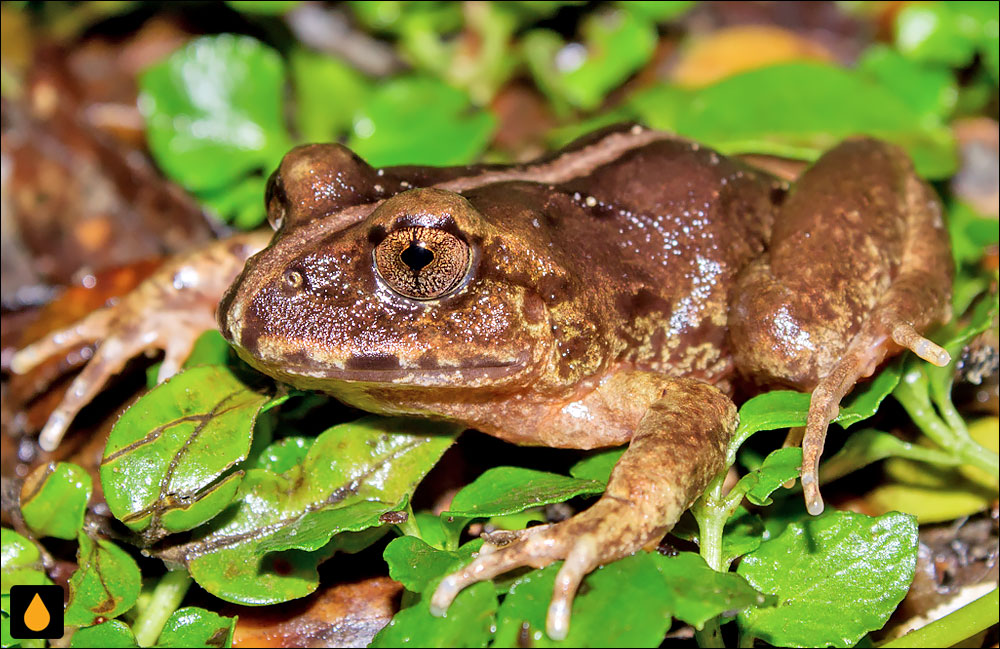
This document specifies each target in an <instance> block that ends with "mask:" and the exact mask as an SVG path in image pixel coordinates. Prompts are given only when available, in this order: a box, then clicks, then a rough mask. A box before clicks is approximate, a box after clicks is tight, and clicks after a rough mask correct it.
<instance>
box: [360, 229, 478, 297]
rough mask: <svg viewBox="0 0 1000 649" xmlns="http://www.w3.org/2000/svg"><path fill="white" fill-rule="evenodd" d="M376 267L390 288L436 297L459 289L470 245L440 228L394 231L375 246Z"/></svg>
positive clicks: (468, 264)
mask: <svg viewBox="0 0 1000 649" xmlns="http://www.w3.org/2000/svg"><path fill="white" fill-rule="evenodd" d="M373 256H374V258H375V270H376V272H377V273H378V275H379V277H381V278H382V281H384V282H385V283H386V284H388V285H389V288H391V289H392V290H394V291H396V292H397V293H399V294H400V295H404V296H406V297H409V298H413V299H415V300H433V299H436V298H439V297H442V296H444V295H447V294H448V293H450V292H451V291H453V290H455V289H456V288H457V287H458V285H459V284H461V283H462V280H463V279H465V276H466V275H467V274H468V272H469V266H470V265H471V260H472V255H471V253H470V251H469V246H468V244H466V243H465V242H464V241H462V240H461V239H459V238H458V237H456V236H455V235H453V234H450V233H448V232H445V231H444V230H438V229H436V228H424V227H412V228H403V229H401V230H395V231H393V232H390V233H389V234H388V235H387V236H386V237H385V239H383V240H382V242H381V243H379V244H378V246H376V247H375V252H374V255H373Z"/></svg>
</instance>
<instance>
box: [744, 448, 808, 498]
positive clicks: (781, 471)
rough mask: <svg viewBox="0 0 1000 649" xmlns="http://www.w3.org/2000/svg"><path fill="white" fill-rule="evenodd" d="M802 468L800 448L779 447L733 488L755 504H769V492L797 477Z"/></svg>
mask: <svg viewBox="0 0 1000 649" xmlns="http://www.w3.org/2000/svg"><path fill="white" fill-rule="evenodd" d="M801 469H802V449H801V448H799V447H794V448H779V449H778V450H776V451H773V452H772V453H770V454H769V455H768V456H767V457H766V458H764V463H763V464H762V465H761V467H760V468H759V469H758V470H756V471H751V472H750V473H748V474H746V475H745V476H743V477H742V478H740V481H739V482H738V483H736V486H735V487H733V490H734V491H736V492H737V493H739V492H741V491H742V492H744V493H745V494H746V498H747V500H749V501H750V502H752V503H753V504H755V505H761V506H762V505H770V504H771V497H770V496H771V494H772V493H773V492H774V490H775V489H777V488H778V487H780V486H781V485H783V484H785V483H786V482H788V481H789V480H794V479H795V478H797V477H799V472H800V471H801Z"/></svg>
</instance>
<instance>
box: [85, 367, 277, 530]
mask: <svg viewBox="0 0 1000 649" xmlns="http://www.w3.org/2000/svg"><path fill="white" fill-rule="evenodd" d="M268 400H269V397H268V396H267V395H264V394H259V393H257V392H254V391H253V390H251V389H250V388H249V387H247V386H246V385H245V384H244V383H243V382H242V381H240V380H239V379H238V378H237V377H236V376H235V375H234V374H233V373H232V371H231V370H229V369H228V368H226V367H222V366H202V367H196V368H193V369H190V370H186V371H184V372H181V373H180V374H177V375H176V376H174V377H173V378H171V379H170V380H168V381H167V382H165V383H163V384H161V385H159V386H157V387H156V388H154V389H153V390H151V391H150V392H149V393H147V394H146V395H144V396H143V397H142V398H141V399H139V401H137V402H136V403H135V404H134V405H133V406H132V407H131V408H129V409H128V410H127V411H126V412H125V414H123V415H122V417H121V419H119V420H118V422H117V423H116V424H115V427H114V429H112V431H111V435H110V436H109V437H108V443H107V446H106V447H105V449H104V460H103V461H102V462H101V484H102V486H103V487H104V495H105V498H106V499H107V502H108V507H109V508H110V509H111V512H112V513H113V514H114V515H115V517H116V518H118V519H119V520H121V521H122V522H123V523H125V524H126V525H128V526H129V527H130V528H131V529H133V530H137V531H143V532H144V534H145V536H146V538H147V539H149V540H155V539H158V538H160V537H162V536H164V535H165V534H167V533H170V532H179V531H183V530H188V529H192V528H194V527H196V526H197V525H200V524H201V523H203V522H205V521H206V520H209V519H210V518H212V517H213V516H215V515H217V514H218V513H219V512H220V511H222V510H223V509H224V508H225V507H226V506H227V505H228V504H229V503H230V502H231V500H232V497H233V496H234V495H235V492H236V489H237V487H238V486H239V482H240V480H241V479H242V473H241V472H239V471H237V472H235V473H230V474H229V475H228V476H226V477H225V478H223V479H221V480H219V478H220V477H222V476H223V475H224V474H226V473H227V472H228V471H229V470H230V469H231V468H232V467H233V466H235V465H236V464H237V463H238V462H240V461H242V460H243V459H244V458H246V456H247V453H248V452H249V450H250V443H251V440H252V437H253V427H254V422H255V421H256V417H257V414H258V413H259V412H260V410H261V408H263V407H264V405H265V404H266V403H267V402H268Z"/></svg>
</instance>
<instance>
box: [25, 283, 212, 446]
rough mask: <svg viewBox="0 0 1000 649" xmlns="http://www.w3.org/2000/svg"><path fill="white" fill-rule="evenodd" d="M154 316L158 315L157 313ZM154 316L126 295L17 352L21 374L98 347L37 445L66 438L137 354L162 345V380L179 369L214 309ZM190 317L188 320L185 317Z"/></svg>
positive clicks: (40, 435) (54, 443) (55, 444)
mask: <svg viewBox="0 0 1000 649" xmlns="http://www.w3.org/2000/svg"><path fill="white" fill-rule="evenodd" d="M154 315H155V314H154ZM185 315H186V316H187V317H176V318H163V317H162V314H160V317H158V318H155V320H158V321H159V322H153V321H149V320H147V319H146V318H145V317H143V316H142V315H140V313H139V312H136V311H135V310H133V309H132V308H130V305H129V300H128V298H126V299H125V300H123V301H122V302H120V303H119V304H118V305H116V306H114V307H109V308H105V309H101V310H100V311H96V312H94V313H92V314H91V315H90V316H88V317H87V318H85V319H83V320H82V321H80V322H79V323H77V324H76V325H74V326H72V327H70V328H68V329H64V330H61V331H57V332H55V333H51V334H49V335H47V336H46V337H45V338H43V339H42V340H40V341H38V342H36V343H34V344H31V345H28V346H27V347H25V348H24V349H22V350H20V351H19V352H17V353H16V354H15V355H14V358H13V359H12V360H11V369H12V370H13V371H14V372H16V373H18V374H23V373H26V372H28V371H30V370H32V369H33V368H34V367H36V366H38V365H39V364H41V363H42V362H43V361H44V360H46V359H47V358H51V357H53V356H56V355H58V354H63V353H66V352H67V351H68V350H70V349H72V348H74V347H77V346H78V345H81V344H86V343H97V345H98V346H97V348H96V350H95V351H94V353H93V355H92V356H91V358H90V360H89V361H88V362H87V365H86V366H85V367H84V368H83V370H82V371H81V372H80V373H79V374H78V375H77V377H76V378H75V379H74V380H73V382H72V384H70V386H69V389H68V390H67V391H66V394H65V395H63V398H62V401H60V403H59V405H58V406H57V407H56V409H55V410H54V411H53V412H52V414H51V415H49V419H48V421H47V422H46V423H45V426H44V427H43V428H42V431H41V433H39V436H38V445H39V446H40V447H41V448H42V449H43V450H45V451H53V450H55V449H56V448H57V447H58V446H59V443H60V442H61V441H62V439H63V437H64V436H65V435H66V431H67V430H69V427H70V424H72V423H73V420H74V419H75V418H76V415H77V414H78V413H79V412H80V411H81V410H82V409H83V408H84V407H85V406H86V405H87V404H88V403H90V402H91V401H92V400H93V399H94V397H96V396H97V394H98V393H99V392H100V391H101V389H102V388H103V387H104V385H105V383H107V382H108V380H110V379H111V377H112V376H114V375H115V374H118V373H119V372H121V370H122V369H123V368H124V367H125V365H126V363H128V361H129V360H131V359H132V358H135V357H136V356H138V355H139V354H141V353H143V352H147V351H152V350H163V352H164V358H163V363H162V364H161V365H160V369H159V373H158V376H157V379H158V380H159V381H164V380H166V379H167V378H169V377H170V376H172V375H174V374H176V373H177V371H178V370H179V369H180V366H181V363H182V362H183V361H184V359H185V358H186V357H187V356H188V355H189V354H190V352H191V348H192V347H193V346H194V342H195V340H196V339H197V338H198V336H199V335H200V334H201V333H202V332H203V331H205V329H207V328H209V327H210V326H211V324H212V316H211V313H209V314H207V316H203V317H202V318H200V319H199V318H191V317H190V316H188V315H187V314H185ZM185 321H186V322H185Z"/></svg>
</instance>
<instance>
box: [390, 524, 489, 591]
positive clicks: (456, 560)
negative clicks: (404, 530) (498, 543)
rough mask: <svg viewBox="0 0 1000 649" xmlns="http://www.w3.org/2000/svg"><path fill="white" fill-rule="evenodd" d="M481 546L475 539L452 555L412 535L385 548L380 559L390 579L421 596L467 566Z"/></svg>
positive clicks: (396, 540) (395, 540)
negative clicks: (446, 577) (443, 578)
mask: <svg viewBox="0 0 1000 649" xmlns="http://www.w3.org/2000/svg"><path fill="white" fill-rule="evenodd" d="M482 545H483V542H482V540H481V539H476V540H474V541H470V542H468V543H466V544H465V545H463V546H462V547H461V548H459V549H458V551H454V552H453V551H448V550H438V549H436V548H433V547H431V546H430V545H428V544H427V543H424V542H423V541H421V540H420V539H418V538H417V537H415V536H401V537H399V538H396V539H393V540H392V541H391V542H390V543H389V545H387V546H385V551H384V552H383V553H382V556H383V557H384V558H385V562H386V564H388V566H389V576H390V577H392V578H393V579H395V580H396V581H398V582H399V583H401V584H403V586H404V587H406V589H407V590H409V591H413V592H414V593H421V592H424V591H426V590H427V589H428V588H430V586H431V585H432V584H434V585H436V583H437V581H438V580H440V579H441V578H442V577H444V576H445V575H447V574H449V573H451V572H453V571H455V570H458V569H459V568H461V567H462V566H464V565H465V564H467V563H469V561H471V560H472V555H473V553H475V552H478V551H479V549H480V548H481V547H482Z"/></svg>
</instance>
